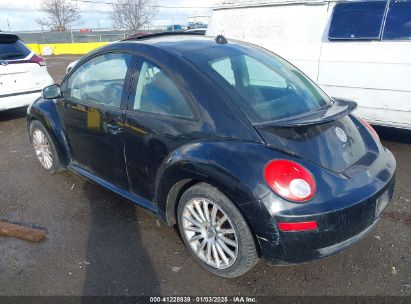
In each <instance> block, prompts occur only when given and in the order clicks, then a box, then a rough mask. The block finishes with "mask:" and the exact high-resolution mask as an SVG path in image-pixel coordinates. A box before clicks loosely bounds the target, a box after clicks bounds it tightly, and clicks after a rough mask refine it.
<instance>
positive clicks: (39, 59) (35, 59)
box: [29, 54, 46, 66]
mask: <svg viewBox="0 0 411 304" xmlns="http://www.w3.org/2000/svg"><path fill="white" fill-rule="evenodd" d="M29 62H32V63H38V64H39V65H41V66H45V65H46V61H45V60H44V58H43V57H40V56H38V55H36V54H34V55H33V56H32V57H31V58H30V59H29Z"/></svg>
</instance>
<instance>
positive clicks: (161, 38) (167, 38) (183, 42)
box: [122, 33, 218, 55]
mask: <svg viewBox="0 0 411 304" xmlns="http://www.w3.org/2000/svg"><path fill="white" fill-rule="evenodd" d="M122 42H129V43H139V44H146V45H150V46H153V47H156V48H159V49H161V50H163V51H167V52H172V53H175V54H179V55H184V54H185V53H186V52H192V51H196V50H201V49H205V48H210V47H214V46H216V45H217V44H218V42H216V37H210V36H204V35H199V34H188V33H181V34H160V35H146V36H140V37H137V38H136V39H126V40H123V41H122Z"/></svg>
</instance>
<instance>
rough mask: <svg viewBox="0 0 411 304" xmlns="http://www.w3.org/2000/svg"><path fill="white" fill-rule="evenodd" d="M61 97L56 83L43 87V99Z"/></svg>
mask: <svg viewBox="0 0 411 304" xmlns="http://www.w3.org/2000/svg"><path fill="white" fill-rule="evenodd" d="M60 97H61V90H60V86H59V85H58V84H52V85H50V86H48V87H45V88H44V89H43V98H44V99H55V98H60Z"/></svg>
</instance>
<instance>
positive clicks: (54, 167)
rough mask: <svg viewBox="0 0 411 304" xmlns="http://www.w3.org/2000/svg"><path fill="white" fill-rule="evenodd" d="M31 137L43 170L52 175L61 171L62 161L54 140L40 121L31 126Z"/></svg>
mask: <svg viewBox="0 0 411 304" xmlns="http://www.w3.org/2000/svg"><path fill="white" fill-rule="evenodd" d="M30 135H31V142H32V144H33V148H34V152H35V153H36V156H37V159H38V160H39V162H40V164H41V165H42V166H43V168H44V169H46V170H47V171H49V172H50V173H53V172H57V171H60V170H61V166H60V160H59V158H58V154H57V151H56V148H55V146H54V143H53V140H52V139H51V137H50V135H49V133H48V132H47V130H46V129H45V128H44V126H43V125H42V124H41V123H40V122H39V121H36V120H35V121H33V122H32V123H31V124H30Z"/></svg>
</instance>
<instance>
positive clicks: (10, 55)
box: [0, 53, 25, 59]
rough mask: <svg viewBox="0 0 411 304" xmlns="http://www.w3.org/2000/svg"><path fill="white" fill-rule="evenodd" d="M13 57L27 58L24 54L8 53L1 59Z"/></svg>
mask: <svg viewBox="0 0 411 304" xmlns="http://www.w3.org/2000/svg"><path fill="white" fill-rule="evenodd" d="M13 57H25V56H24V54H22V53H6V54H2V55H0V59H10V58H13Z"/></svg>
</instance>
